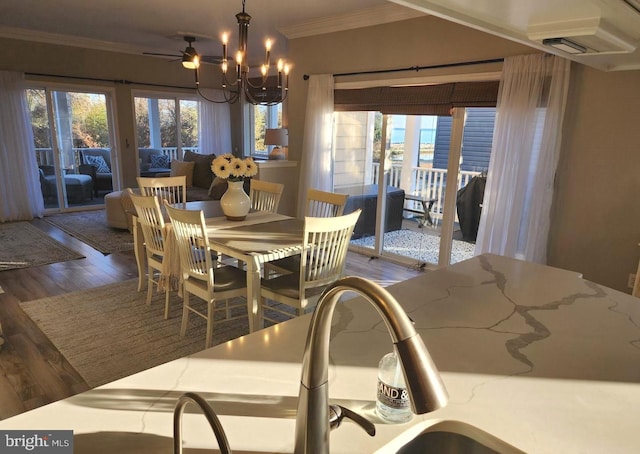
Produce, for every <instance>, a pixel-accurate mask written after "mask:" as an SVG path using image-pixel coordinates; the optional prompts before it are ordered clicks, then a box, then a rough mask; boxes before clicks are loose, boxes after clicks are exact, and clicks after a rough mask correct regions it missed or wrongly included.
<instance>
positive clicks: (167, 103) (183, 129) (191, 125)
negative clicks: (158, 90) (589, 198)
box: [134, 94, 199, 159]
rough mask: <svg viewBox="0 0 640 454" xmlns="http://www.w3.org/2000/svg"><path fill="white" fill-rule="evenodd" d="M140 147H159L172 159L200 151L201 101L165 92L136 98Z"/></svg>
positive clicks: (138, 144) (137, 131)
mask: <svg viewBox="0 0 640 454" xmlns="http://www.w3.org/2000/svg"><path fill="white" fill-rule="evenodd" d="M134 103H135V115H136V134H137V136H136V142H137V146H138V148H156V149H160V150H162V151H163V153H164V154H166V155H168V156H170V157H171V159H179V158H180V157H182V155H183V154H184V152H185V151H186V150H192V151H195V152H198V151H199V150H198V101H196V100H192V99H187V98H180V97H177V96H171V95H169V96H167V95H166V94H165V95H158V96H154V95H146V96H145V95H140V96H136V97H135V98H134Z"/></svg>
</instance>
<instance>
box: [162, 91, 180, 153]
mask: <svg viewBox="0 0 640 454" xmlns="http://www.w3.org/2000/svg"><path fill="white" fill-rule="evenodd" d="M158 109H159V110H160V141H161V143H162V147H177V146H178V132H177V124H178V122H177V118H176V102H175V101H174V100H173V99H159V100H158Z"/></svg>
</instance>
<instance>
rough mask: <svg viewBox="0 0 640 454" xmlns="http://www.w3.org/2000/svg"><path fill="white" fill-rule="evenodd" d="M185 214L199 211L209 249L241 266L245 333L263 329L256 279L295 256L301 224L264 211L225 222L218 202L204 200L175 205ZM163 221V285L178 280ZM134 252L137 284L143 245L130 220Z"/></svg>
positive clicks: (171, 242)
mask: <svg viewBox="0 0 640 454" xmlns="http://www.w3.org/2000/svg"><path fill="white" fill-rule="evenodd" d="M175 206H176V207H178V208H184V209H187V210H202V212H203V214H204V218H205V224H206V230H207V237H208V238H209V244H210V246H211V249H212V250H214V251H216V253H218V254H220V255H223V256H228V257H231V258H234V259H237V260H239V261H240V262H242V263H244V265H245V271H246V273H247V312H248V316H249V332H254V331H256V330H258V329H261V328H262V327H263V321H264V320H263V308H262V304H261V296H260V279H261V277H262V268H263V265H264V264H265V263H267V262H270V261H273V260H278V259H281V258H285V257H289V256H293V255H298V254H300V253H301V252H302V249H303V243H304V220H303V219H297V218H292V217H290V216H286V215H282V214H277V213H271V212H267V211H252V212H249V214H248V215H247V216H246V218H245V219H243V220H241V221H233V220H229V219H227V218H226V217H225V216H224V214H223V213H222V208H221V207H220V202H219V201H217V200H206V201H197V202H186V203H185V204H177V205H175ZM163 211H164V210H163ZM166 221H167V227H168V229H167V244H165V257H164V259H163V275H165V276H164V278H165V279H164V280H165V282H170V281H171V280H172V279H173V278H176V279H174V280H179V279H180V277H181V276H180V271H179V270H180V266H179V254H178V253H177V252H176V250H175V249H176V248H175V246H174V243H175V238H174V237H173V234H172V229H171V228H170V219H168V216H167V218H166ZM134 250H135V256H136V262H137V263H138V272H139V276H142V277H140V279H141V281H140V285H139V289H141V288H142V284H141V282H142V281H143V280H144V269H145V267H144V260H145V257H146V254H145V251H144V241H143V239H142V231H141V229H140V227H139V223H137V222H135V217H134Z"/></svg>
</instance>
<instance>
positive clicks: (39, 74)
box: [24, 73, 193, 90]
mask: <svg viewBox="0 0 640 454" xmlns="http://www.w3.org/2000/svg"><path fill="white" fill-rule="evenodd" d="M24 74H25V75H27V76H44V77H57V78H60V79H76V80H90V81H93V82H111V83H114V84H122V85H147V86H149V87H162V88H180V89H183V90H193V87H180V86H177V85H164V84H152V83H147V82H133V81H130V80H126V79H101V78H99V77H81V76H62V75H58V74H44V73H24Z"/></svg>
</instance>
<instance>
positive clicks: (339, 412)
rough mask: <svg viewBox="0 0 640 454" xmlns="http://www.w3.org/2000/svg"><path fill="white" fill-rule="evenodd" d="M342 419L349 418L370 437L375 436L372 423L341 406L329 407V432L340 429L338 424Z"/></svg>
mask: <svg viewBox="0 0 640 454" xmlns="http://www.w3.org/2000/svg"><path fill="white" fill-rule="evenodd" d="M344 418H349V419H350V420H352V421H353V422H355V423H356V424H357V425H359V426H360V427H362V428H363V429H364V430H365V432H367V433H368V434H369V435H370V436H372V437H373V436H374V435H375V434H376V426H374V425H373V423H371V422H370V421H369V420H368V419H366V418H365V417H364V416H361V415H359V414H358V413H356V412H355V411H351V410H349V409H348V408H345V407H343V406H341V405H329V427H330V428H331V430H333V429H335V428H337V427H340V423H341V422H342V420H343V419H344Z"/></svg>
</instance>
